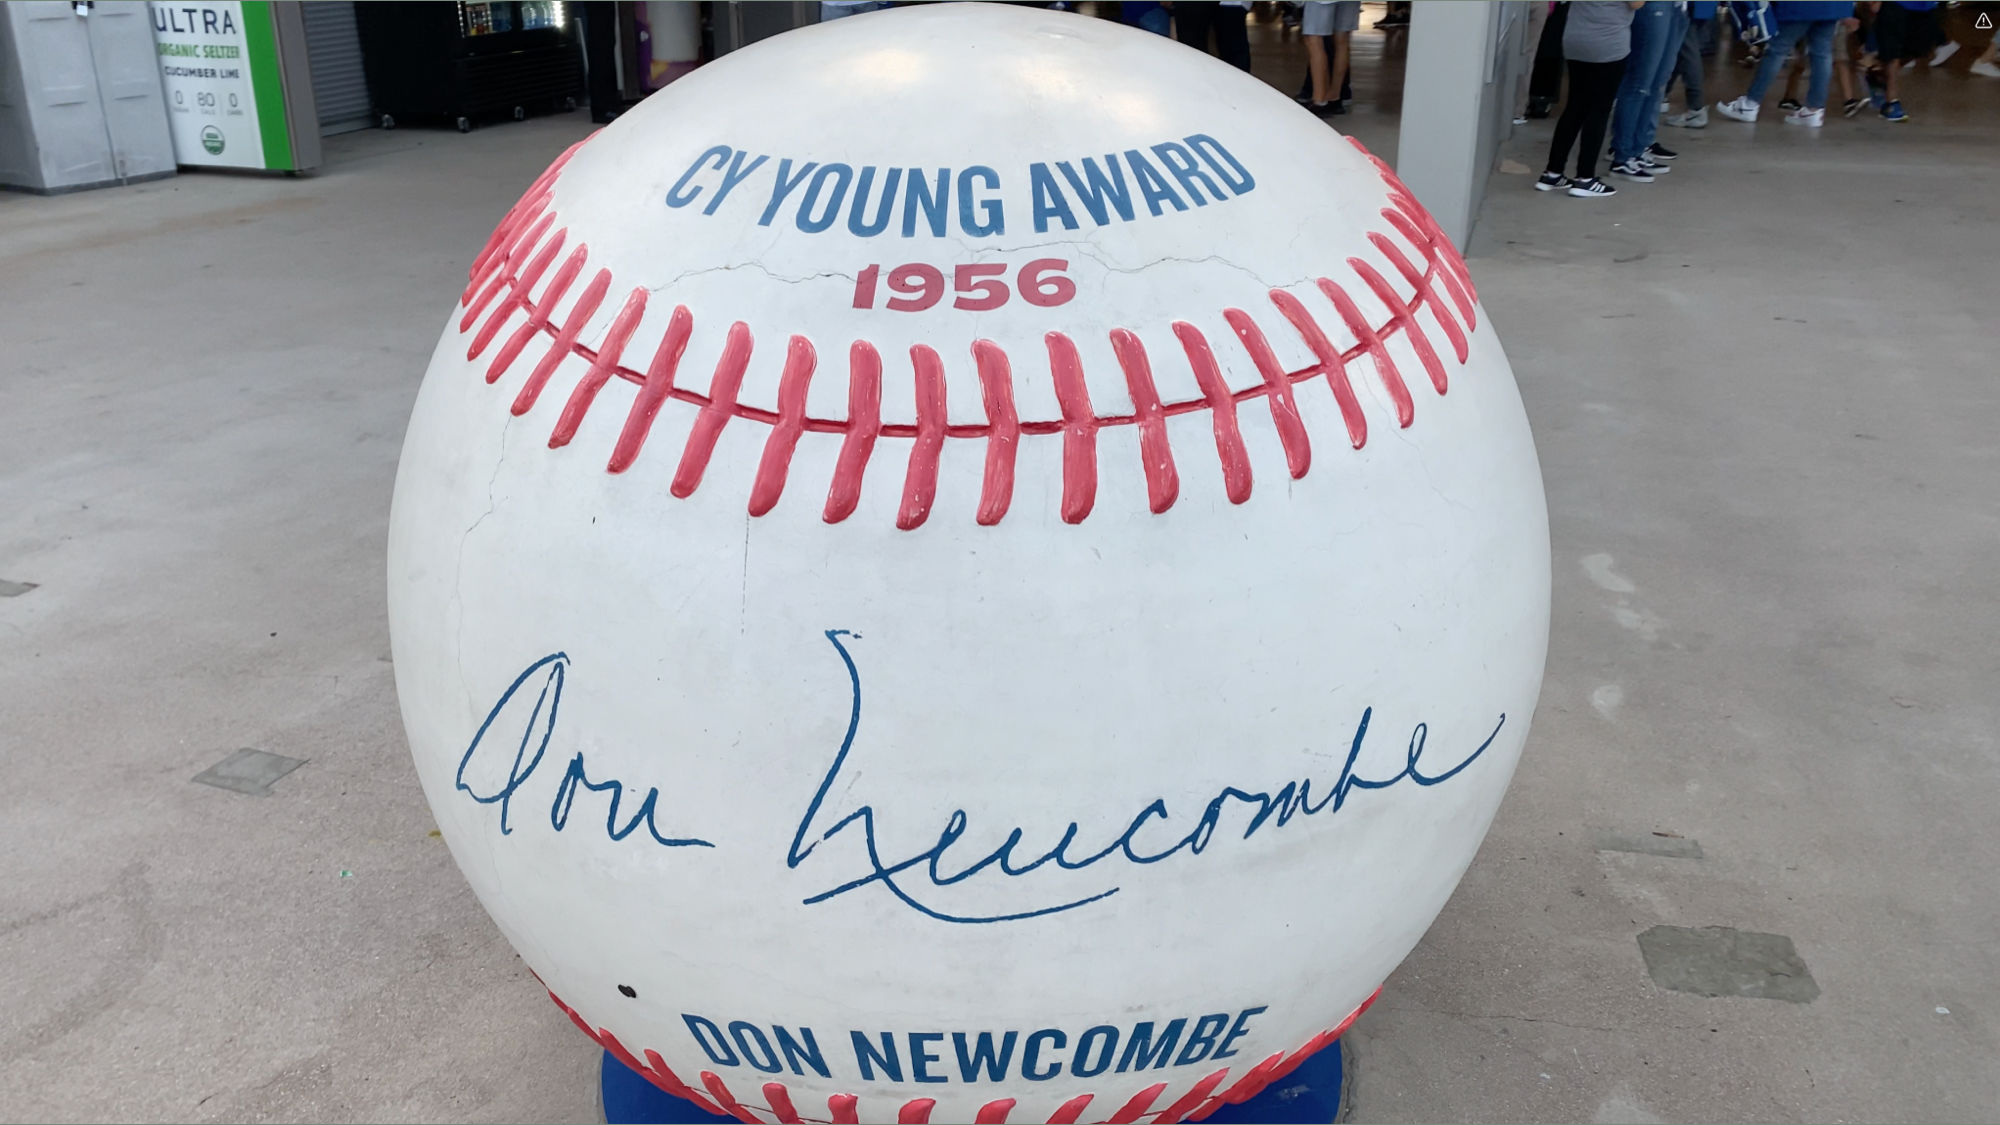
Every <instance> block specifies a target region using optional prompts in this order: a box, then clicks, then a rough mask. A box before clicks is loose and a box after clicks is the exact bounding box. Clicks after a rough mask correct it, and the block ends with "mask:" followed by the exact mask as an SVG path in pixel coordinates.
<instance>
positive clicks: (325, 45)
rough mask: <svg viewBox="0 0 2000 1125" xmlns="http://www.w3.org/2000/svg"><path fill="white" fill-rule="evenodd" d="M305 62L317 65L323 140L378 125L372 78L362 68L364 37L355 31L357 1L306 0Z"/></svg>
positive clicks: (316, 98) (314, 78) (315, 76)
mask: <svg viewBox="0 0 2000 1125" xmlns="http://www.w3.org/2000/svg"><path fill="white" fill-rule="evenodd" d="M300 7H301V8H302V9H303V11H304V14H305V24H306V57H307V58H308V59H309V60H310V61H311V63H312V87H313V100H314V101H315V102H317V103H318V105H319V131H320V135H321V136H330V135H332V134H334V133H349V132H353V131H354V130H356V129H366V128H368V127H370V126H371V125H374V124H375V114H374V110H373V107H372V106H371V105H370V104H369V101H368V78H367V75H366V74H365V73H364V72H363V71H362V69H361V36H360V34H359V33H358V32H357V31H355V29H354V3H353V0H307V3H305V4H303V5H300Z"/></svg>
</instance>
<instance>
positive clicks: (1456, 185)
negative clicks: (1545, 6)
mask: <svg viewBox="0 0 2000 1125" xmlns="http://www.w3.org/2000/svg"><path fill="white" fill-rule="evenodd" d="M1531 2H1539V0H1531ZM1526 16H1527V3H1526V2H1523V0H1508V2H1505V3H1464V2H1462V0H1417V2H1416V3H1415V5H1413V7H1412V11H1411V17H1410V50H1409V61H1408V63H1407V69H1406V70H1405V71H1404V76H1403V120H1402V132H1401V134H1400V136H1399V138H1398V141H1397V147H1396V174H1397V175H1399V176H1401V177H1402V178H1403V182H1404V183H1406V184H1408V185H1409V186H1410V190H1411V191H1413V192H1415V193H1416V196H1417V199H1418V200H1419V201H1420V202H1422V203H1423V205H1424V207H1425V208H1427V209H1428V210H1429V211H1430V213H1431V214H1432V215H1435V216H1436V217H1437V221H1438V224H1439V225H1440V226H1442V227H1443V228H1444V230H1445V233H1446V234H1449V235H1450V236H1451V238H1452V241H1453V242H1456V243H1457V244H1458V246H1459V248H1460V249H1463V248H1464V247H1465V243H1466V240H1467V239H1468V238H1470V237H1471V235H1472V224H1473V221H1474V220H1475V219H1476V218H1477V217H1478V215H1479V203H1480V200H1481V199H1482V198H1483V197H1484V196H1485V193H1486V179H1487V175H1488V173H1490V172H1491V171H1492V170H1493V159H1494V153H1495V151H1496V150H1497V149H1498V147H1499V144H1500V139H1501V138H1502V137H1504V136H1506V135H1507V133H1508V131H1509V130H1510V129H1511V124H1510V122H1511V119H1512V114H1513V106H1512V105H1510V104H1508V103H1509V102H1510V100H1511V98H1512V91H1513V89H1514V80H1515V76H1516V75H1517V74H1518V72H1519V68H1520V66H1521V65H1523V64H1522V62H1521V53H1522V52H1521V51H1520V50H1519V49H1518V48H1519V44H1518V43H1517V42H1516V40H1518V39H1519V38H1520V37H1521V36H1522V35H1524V34H1525V33H1526V31H1527V19H1526Z"/></svg>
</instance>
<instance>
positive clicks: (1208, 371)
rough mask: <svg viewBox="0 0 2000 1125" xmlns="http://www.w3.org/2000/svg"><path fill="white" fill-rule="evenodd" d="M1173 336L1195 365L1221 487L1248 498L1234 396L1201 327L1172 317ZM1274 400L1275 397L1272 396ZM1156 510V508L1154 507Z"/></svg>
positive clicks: (1233, 496)
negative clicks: (1205, 401) (1211, 430)
mask: <svg viewBox="0 0 2000 1125" xmlns="http://www.w3.org/2000/svg"><path fill="white" fill-rule="evenodd" d="M1174 336H1175V337H1176V338H1178V339H1179V340H1180V342H1181V350H1182V351H1185V352H1186V353H1187V357H1188V366H1189V367H1192V368H1194V381H1195V384H1196V385H1197V386H1199V387H1200V388H1201V393H1202V397H1204V398H1206V399H1208V409H1209V417H1210V420H1211V423H1212V425H1213V427H1214V429H1215V455H1216V457H1217V458H1218V459H1220V460H1221V461H1222V488H1223V491H1224V492H1226V493H1228V494H1229V502H1230V503H1231V504H1241V503H1242V502H1244V501H1245V500H1248V499H1250V481H1251V474H1250V451H1249V450H1248V449H1246V448H1244V445H1243V430H1242V429H1241V428H1240V427H1239V426H1237V424H1236V400H1235V399H1234V398H1232V397H1230V394H1229V384H1227V383H1225V382H1223V381H1222V368H1220V367H1219V366H1217V365H1216V362H1215V352H1214V351H1213V350H1212V349H1211V348H1209V346H1208V338H1207V337H1205V336H1203V335H1202V334H1201V329H1199V328H1196V327H1195V326H1194V325H1192V324H1189V323H1188V322H1187V321H1185V320H1176V321H1174ZM1274 401H1275V400H1274ZM1155 510H1156V511H1157V510H1158V509H1155Z"/></svg>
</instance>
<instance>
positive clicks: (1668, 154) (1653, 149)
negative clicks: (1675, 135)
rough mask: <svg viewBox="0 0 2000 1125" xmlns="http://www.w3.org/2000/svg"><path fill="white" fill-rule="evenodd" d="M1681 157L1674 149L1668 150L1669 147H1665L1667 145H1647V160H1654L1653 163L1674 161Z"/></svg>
mask: <svg viewBox="0 0 2000 1125" xmlns="http://www.w3.org/2000/svg"><path fill="white" fill-rule="evenodd" d="M1679 155H1680V153H1678V152H1675V151H1674V150H1673V149H1670V148H1668V147H1667V146H1665V145H1647V146H1646V159H1648V160H1652V161H1655V162H1657V161H1662V160H1672V159H1673V158H1675V157H1677V156H1679Z"/></svg>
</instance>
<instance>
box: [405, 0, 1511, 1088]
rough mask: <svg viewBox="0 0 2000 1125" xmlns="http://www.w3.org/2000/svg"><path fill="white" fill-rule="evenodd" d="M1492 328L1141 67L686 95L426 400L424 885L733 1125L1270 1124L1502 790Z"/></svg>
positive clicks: (1350, 176)
mask: <svg viewBox="0 0 2000 1125" xmlns="http://www.w3.org/2000/svg"><path fill="white" fill-rule="evenodd" d="M440 299H441V302H442V300H443V297H442V295H440ZM1476 301H1477V298H1476V295H1475V293H1474V290H1473V288H1472V285H1471V280H1470V278H1469V277H1468V276H1467V275H1466V273H1465V269H1464V265H1463V263H1462V262H1461V261H1460V259H1459V257H1458V254H1457V253H1456V252H1455V251H1454V250H1453V249H1452V248H1451V246H1450V245H1449V243H1448V242H1447V241H1446V240H1445V239H1444V237H1443V236H1442V235H1441V234H1440V233H1438V231H1437V229H1436V226H1435V224H1434V223H1433V222H1432V221H1431V220H1430V218H1429V216H1427V215H1426V214H1425V213H1424V212H1423V211H1422V209H1421V207H1420V206H1418V205H1417V203H1416V202H1415V200H1414V199H1412V198H1410V197H1409V195H1408V194H1407V192H1406V191H1405V190H1404V189H1403V188H1402V187H1401V185H1400V184H1399V183H1398V181H1397V180H1396V179H1395V178H1394V176H1393V174H1392V173H1391V172H1390V171H1389V170H1388V169H1387V167H1386V166H1384V165H1381V164H1379V163H1378V162H1376V161H1374V160H1373V158H1372V157H1370V156H1369V155H1367V154H1366V153H1365V152H1364V151H1362V150H1361V149H1360V148H1359V147H1358V146H1356V145H1354V144H1352V143H1350V142H1349V141H1348V140H1346V139H1344V138H1342V137H1341V136H1340V135H1339V134H1337V133H1335V132H1333V131H1332V130H1330V129H1328V128H1327V127H1326V126H1325V125H1324V124H1323V123H1321V122H1320V121H1318V120H1317V119H1315V118H1314V117H1312V116H1311V115H1310V114H1308V113H1307V112H1305V111H1304V110H1302V109H1299V108H1298V107H1296V106H1295V105H1293V104H1292V103H1291V102H1290V101H1289V100H1288V99H1287V98H1286V97H1284V95H1283V94H1281V93H1279V92H1278V91H1275V90H1273V89H1271V88H1270V87H1269V86H1267V85H1265V84H1264V83H1262V82H1260V81H1258V80H1256V79H1254V78H1252V77H1250V76H1249V75H1247V74H1244V73H1241V72H1239V71H1237V70H1235V69H1233V68H1231V67H1229V66H1226V65H1224V64H1222V63H1220V62H1218V61H1216V60H1214V59H1212V58H1210V57H1208V56H1206V55H1203V54H1200V53H1197V52H1195V51H1193V50H1190V49H1188V48H1186V47H1183V46H1181V45H1178V44H1176V43H1173V42H1171V41H1169V40H1167V39H1165V38H1161V37H1157V36H1153V35H1148V34H1145V33H1143V32H1140V31H1136V30H1133V29H1130V28H1126V27H1122V26H1119V25H1117V24H1114V23H1108V22H1103V21H1097V20H1091V19H1086V18H1082V17H1079V16H1074V15H1066V14H1061V13H1051V12H1046V11H1040V10H1032V9H1011V8H1001V7H980V6H950V7H940V8H915V9H903V10H895V11H889V12H883V13H879V14H875V15H867V16H859V17H855V18H851V19H845V20H840V21H837V22H834V23H830V24H826V25H823V26H819V27H815V28H809V29H806V30H801V31H796V32H791V33H788V34H785V35H782V36H779V37H777V38H775V39H772V40H769V41H766V42H763V43H759V44H757V45H755V46H752V47H749V48H747V49H745V50H742V51H740V52H737V53H734V54H731V55H729V56H727V57H725V58H723V59H721V60H719V61H717V62H715V63H713V64H711V65H709V66H706V67H703V68H702V69H700V70H698V71H696V72H694V73H693V74H691V75H689V76H688V77H686V78H683V79H681V80H680V81H678V82H676V83H675V84H674V85H673V86H672V87H670V88H669V89H667V90H665V91H664V92H662V93H660V94H657V95H655V96H654V97H652V98H650V99H648V100H647V101H646V102H645V103H644V104H643V105H641V106H639V107H638V108H637V109H636V110H634V111H633V112H631V113H630V114H628V115H627V116H625V117H623V118H621V119H620V120H618V121H617V122H616V123H615V124H613V125H611V126H610V127H608V128H606V129H604V130H602V131H601V132H599V133H597V134H595V135H594V136H592V137H591V138H590V139H588V140H587V141H585V142H584V143H582V144H581V145H580V146H578V147H577V148H575V149H573V150H572V151H571V152H570V153H569V154H567V155H566V156H565V158H564V159H563V160H562V161H559V162H558V164H557V166H556V167H555V168H552V169H551V171H550V172H549V173H548V174H546V175H544V176H543V177H542V178H541V180H539V181H537V183H536V184H535V185H534V186H533V187H532V188H531V189H530V190H529V192H528V193H527V195H526V196H525V197H524V198H523V199H522V201H521V204H520V205H519V206H518V207H516V208H515V210H514V211H513V212H511V213H510V214H509V215H508V216H507V217H506V219H505V221H504V222H503V223H502V224H501V226H500V229H499V230H498V231H496V232H495V235H494V238H493V240H492V242H491V243H489V244H488V246H487V247H486V249H485V250H484V251H483V252H482V253H481V254H480V255H479V256H478V260H477V262H476V264H475V265H474V266H473V268H472V271H471V275H470V277H469V286H468V287H467V289H466V290H465V292H464V293H463V294H462V295H461V297H460V299H459V300H457V301H456V302H454V304H453V307H452V309H451V313H450V317H449V320H448V322H447V324H446V325H445V329H444V336H443V339H442V340H441V341H440V342H439V344H438V348H437V352H436V355H435V356H434V357H433V359H432V361H431V365H430V369H429V372H428V373H427V374H426V376H425V378H424V383H423V388H422V391H421V393H420V394H419V396H418V400H417V405H416V410H415V414H414V416H413V417H412V419H411V422H410V429H409V436H408V439H407V442H406V445H405V447H404V451H403V460H402V466H401V471H400V474H399V476H398V478H397V483H396V495H395V509H394V513H393V517H392V523H391V535H390V548H389V596H390V614H391V624H392V628H393V633H394V642H395V661H396V676H397V686H398V689H399V692H400V694H401V699H402V707H403V715H404V720H405V723H406V725H407V728H408V732H409V739H410V745H411V748H412V751H413V753H414V755H415V758H416V764H417V768H418V773H419V775H420V777H421V778H422V781H423V785H424V789H425V792H426V794H427V795H428V797H429V800H430V804H431V808H432V809H433V810H434V811H435V813H436V816H437V822H438V825H439V826H440V828H441V829H442V830H443V833H444V837H445V839H446V841H447V842H448V843H449V844H450V846H451V850H452V854H453V855H454V856H455V857H456V858H457V861H458V864H459V866H460V867H461V868H462V869H463V870H464V872H465V876H466V879H467V880H468V881H469V882H470V883H471V885H472V887H473V889H474V890H475V891H476V892H477V893H478V895H479V898H480V900H481V901H482V902H483V903H484V904H485V906H486V908H487V910H488V911H490V912H491V914H492V916H493V918H494V920H495V921H496V922H497V923H498V924H499V926H500V928H501V930H502V931H504V932H505V934H506V935H507V937H508V939H509V940H510V941H512V942H513V944H514V947H515V948H516V949H517V950H518V951H519V952H520V954H521V956H522V957H523V958H524V959H525V960H526V962H527V964H528V966H529V967H530V968H532V969H533V970H534V971H535V973H536V974H537V975H539V977H540V978H541V980H542V981H543V982H544V983H545V984H546V985H547V986H548V988H549V990H550V991H551V993H552V994H553V995H554V996H556V997H558V998H559V1002H560V1003H562V1004H563V1005H564V1006H565V1007H566V1008H567V1009H568V1010H570V1011H571V1013H572V1014H573V1015H574V1016H575V1018H576V1019H577V1020H578V1022H579V1024H581V1025H582V1026H584V1027H585V1029H586V1030H587V1031H589V1032H590V1033H591V1034H592V1035H593V1036H594V1037H596V1038H597V1039H598V1040H599V1041H600V1042H602V1043H604V1044H605V1045H606V1046H607V1047H609V1048H611V1049H612V1050H614V1051H615V1052H617V1053H619V1054H620V1055H621V1056H622V1057H624V1058H626V1059H628V1060H629V1061H630V1062H631V1063H632V1064H633V1065H634V1066H635V1067H637V1068H639V1069H642V1070H643V1071H645V1072H646V1073H647V1075H648V1076H649V1077H651V1078H652V1079H653V1080H654V1081H655V1082H657V1083H659V1084H660V1085H662V1086H664V1087H666V1088H667V1089H670V1090H674V1091H675V1092H678V1093H682V1094H683V1095H685V1096H689V1097H692V1098H694V1099H695V1100H697V1101H698V1102H700V1103H701V1104H703V1105H705V1106H707V1107H708V1108H710V1109H712V1110H719V1111H722V1112H727V1113H732V1114H734V1115H736V1116H738V1117H739V1118H741V1119H743V1120H746V1121H774V1120H775V1121H796V1120H822V1121H828V1120H831V1121H841V1120H845V1121H854V1120H861V1121H876V1120H897V1119H900V1120H905V1121H921V1120H926V1119H930V1120H937V1121H972V1120H975V1119H977V1120H980V1121H1003V1120H1011V1121H1016V1122H1021V1121H1036V1122H1041V1121H1076V1120H1090V1121H1103V1120H1106V1119H1110V1120H1123V1121H1130V1120H1161V1121H1166V1120H1180V1119H1183V1118H1188V1117H1199V1116H1201V1115H1204V1114H1206V1113H1208V1112H1210V1111H1212V1110H1213V1109H1214V1108H1215V1107H1216V1106H1217V1105H1220V1104H1222V1103H1223V1102H1226V1101H1240V1100H1242V1099H1243V1098H1246V1097H1248V1096H1250V1095H1251V1094H1254V1093H1255V1092H1257V1090H1259V1089H1261V1088H1263V1086H1265V1085H1266V1084H1268V1083H1269V1082H1270V1081H1271V1080H1272V1079H1273V1078H1274V1077H1275V1076H1277V1075H1279V1074H1281V1073H1282V1072H1283V1071H1284V1070H1285V1069H1286V1068H1288V1067H1289V1066H1292V1065H1296V1063H1297V1062H1298V1061H1299V1060H1301V1059H1303V1058H1304V1057H1305V1055H1306V1054H1308V1053H1310V1051H1312V1050H1315V1049H1318V1048H1321V1047H1324V1046H1326V1045H1327V1044H1328V1043H1330V1042H1331V1041H1332V1038H1333V1036H1334V1035H1336V1034H1337V1033H1338V1030H1339V1029H1341V1028H1342V1027H1343V1026H1344V1022H1345V1021H1346V1020H1347V1019H1348V1017H1349V1015H1350V1013H1353V1012H1355V1011H1356V1009H1357V1008H1359V1007H1360V1006H1362V1005H1363V1004H1364V1003H1365V1002H1366V1001H1368V999H1369V998H1370V997H1371V996H1372V995H1373V994H1374V992H1375V991H1376V990H1377V988H1378V986H1379V985H1380V984H1381V983H1382V981H1383V980H1384V978H1386V977H1387V976H1388V975H1389V973H1390V971H1391V970H1392V969H1394V968H1395V966H1396V964H1397V962H1398V961H1400V960H1401V959H1402V958H1403V957H1404V955H1405V954H1407V953H1408V952H1409V950H1410V949H1411V947H1412V946H1413V945H1415V943H1416V941H1417V939H1418V938H1419V937H1420V936H1421V935H1422V934H1423V932H1424V929H1425V927H1426V926H1428V925H1429V924H1430V922H1431V920H1432V919H1433V918H1434V917H1435V916H1436V915H1437V912H1438V911H1439V909H1440V908H1441V907H1442V906H1443V905H1444V902H1445V899H1446V898H1447V896H1448V895H1449V894H1450V893H1451V890H1452V888H1453V886H1454V885H1455V884H1456V883H1457V881H1458V879H1459V877H1460V875H1461V874H1462V873H1463V872H1464V870H1465V868H1466V865H1467V864H1468V863H1470V862H1471V859H1472V856H1473V853H1474V851H1475V850H1476V849H1477V847H1478V846H1479V842H1480V839H1481V837H1482V836H1483V835H1484V833H1485V831H1486V828H1487V825H1488V823H1489V822H1490V820H1491V819H1492V817H1493V814H1494V811H1495V809H1496V807H1497V806H1498V805H1499V802H1500V798H1501V795H1502V793H1503V791H1504V790H1505V788H1506V785H1507V781H1508V778H1509V777H1510V775H1511V774H1512V773H1513V770H1514V765H1515V762H1516V760H1517V758H1518V757H1519V754H1520V751H1521V747H1522V743H1523V741H1524V739H1525V738H1526V736H1527V733H1528V721H1529V718H1530V716H1531V714H1532V712H1533V709H1534V706H1535V701H1536V697H1537V694H1538V692H1539V689H1540V684H1541V676H1542V663H1543V656H1544V653H1545V650H1546V647H1547V637H1548V623H1549V553H1548V529H1547V516H1546V512H1545V508H1544V502H1543V496H1542V486H1541V479H1540V475H1539V471H1538V469H1537V466H1536V461H1535V452H1534V447H1533V443H1532V439H1531V437H1530V434H1529V430H1528V424H1527V420H1526V417H1525V415H1524V413H1523V411H1522V407H1521V402H1520V398H1519V395H1518V393H1517V391H1516V389H1515V385H1514V380H1513V376H1512V373H1511V372H1510V370H1509V368H1508V366H1507V360H1506V357H1505V356H1504V355H1503V354H1502V352H1501V348H1500V343H1499V341H1498V340H1497V339H1496V338H1495V336H1494V333H1493V330H1492V327H1491V326H1490V324H1489V323H1488V321H1487V318H1486V316H1485V314H1484V312H1483V310H1481V309H1479V308H1478V306H1477V303H1476Z"/></svg>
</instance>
